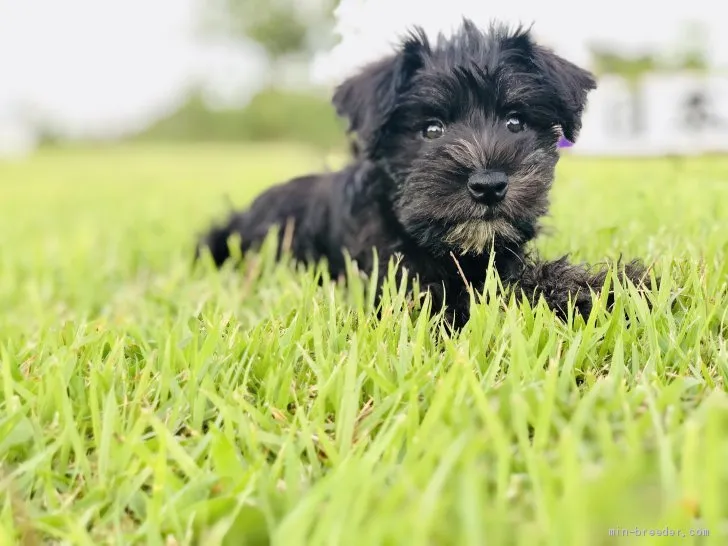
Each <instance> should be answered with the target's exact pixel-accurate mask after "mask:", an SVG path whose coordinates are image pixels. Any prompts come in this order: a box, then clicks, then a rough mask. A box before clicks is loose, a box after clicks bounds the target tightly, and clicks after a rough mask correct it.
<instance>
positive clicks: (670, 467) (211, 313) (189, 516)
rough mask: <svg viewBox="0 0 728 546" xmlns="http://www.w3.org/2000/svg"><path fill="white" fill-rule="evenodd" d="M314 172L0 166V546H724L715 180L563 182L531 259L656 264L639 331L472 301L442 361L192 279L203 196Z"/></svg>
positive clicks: (407, 318)
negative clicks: (624, 533)
mask: <svg viewBox="0 0 728 546" xmlns="http://www.w3.org/2000/svg"><path fill="white" fill-rule="evenodd" d="M322 166H323V162H322V161H320V160H319V159H318V158H317V157H315V156H314V155H312V154H311V153H310V152H308V151H306V150H303V149H294V148H288V147H279V148H271V147H261V148H254V147H248V148H234V147H230V148H225V147H201V146H200V147H197V148H194V147H192V148H174V147H170V148H152V147H148V148H140V149H134V148H129V149H109V150H103V149H101V150H97V151H82V150H77V151H65V152H60V151H59V152H45V153H44V154H42V155H39V156H37V157H34V158H32V159H30V160H28V161H22V162H18V163H0V310H2V313H0V362H1V367H0V544H40V543H42V542H43V541H51V542H55V543H68V544H89V545H91V544H93V545H97V544H132V543H136V544H166V545H172V544H204V545H215V544H231V545H241V544H266V543H268V542H270V543H272V544H281V545H285V546H295V545H298V544H301V545H304V544H305V545H317V544H322V545H323V544H326V545H342V546H355V545H357V544H377V545H379V544H382V545H385V544H386V545H400V544H402V545H404V544H406V545H421V544H422V545H424V544H427V545H436V544H452V545H458V546H469V545H473V546H482V545H486V544H495V545H500V544H504V545H505V544H523V545H529V546H532V545H540V544H553V545H558V546H568V545H575V546H591V545H611V544H631V543H634V544H645V545H648V544H716V545H723V544H726V538H727V535H726V531H727V530H728V487H727V486H728V464H726V459H727V456H728V400H727V399H726V394H725V393H726V377H727V376H728V342H727V339H728V288H727V282H728V280H727V279H728V159H720V158H710V159H708V158H705V159H697V158H695V159H690V160H686V161H684V162H682V163H679V164H678V163H675V162H670V161H668V160H654V161H653V160H649V161H646V160H632V161H627V160H622V161H617V160H600V161H597V160H586V159H577V158H571V157H570V158H564V160H563V161H562V164H561V165H560V167H559V171H558V178H557V183H556V185H555V189H554V194H553V208H552V216H551V218H550V219H549V220H548V225H549V226H550V227H551V228H552V230H553V234H552V235H551V236H550V237H546V238H544V239H542V240H541V241H540V242H539V246H540V248H541V249H542V251H543V253H544V254H545V255H546V256H549V257H556V256H558V255H560V254H561V253H565V252H570V253H572V257H573V258H574V259H579V260H590V261H600V260H602V259H604V258H606V257H610V258H616V257H617V256H619V254H620V253H622V254H623V256H624V257H625V258H631V257H642V258H644V259H646V260H647V261H650V262H653V263H654V265H655V271H656V272H657V273H658V274H659V275H661V276H662V278H663V280H664V282H663V285H662V289H661V290H660V291H658V292H655V293H652V294H650V295H649V297H650V298H651V299H652V300H653V303H654V308H653V310H652V311H651V312H650V311H648V308H647V306H646V304H645V301H644V300H643V299H640V298H638V297H633V296H634V295H633V294H632V293H631V292H630V287H620V286H618V287H617V304H616V306H617V308H616V312H615V313H614V314H611V315H610V314H607V313H606V312H604V311H603V306H600V307H599V308H598V309H597V311H596V312H595V313H594V314H593V315H592V317H591V318H590V319H589V320H588V321H587V322H586V323H584V322H583V321H581V320H579V321H576V322H573V323H569V324H564V323H560V322H558V321H557V320H556V319H555V318H554V317H553V315H552V314H551V313H550V312H549V311H548V310H547V309H546V308H545V307H544V306H543V305H539V306H537V307H536V308H535V309H533V310H529V309H528V308H527V307H520V308H519V307H518V306H516V305H515V304H513V303H512V302H511V303H510V304H508V305H502V304H501V303H499V302H498V301H492V302H489V303H480V304H478V305H477V306H476V307H475V309H474V311H473V318H472V320H471V322H470V323H469V325H468V326H467V327H466V328H465V329H464V330H463V331H462V332H461V333H460V334H459V335H456V336H454V337H449V336H448V335H447V334H446V333H445V332H444V330H443V329H442V328H441V327H440V324H439V323H438V322H437V318H435V319H433V320H429V319H428V318H427V315H426V314H424V313H419V312H418V310H417V309H416V308H415V309H409V307H408V305H407V301H406V300H405V299H404V297H403V294H402V292H401V290H398V288H397V287H396V286H391V297H390V298H389V300H387V308H386V310H385V312H384V314H383V317H382V320H381V321H377V320H375V319H374V317H373V315H372V313H371V308H370V304H369V301H370V300H369V295H368V293H367V292H366V291H365V290H364V288H365V287H363V286H360V285H352V286H351V287H350V288H346V289H345V288H343V287H335V286H333V285H332V284H330V283H329V284H326V283H325V284H324V287H319V286H318V283H317V280H316V276H317V275H319V274H321V271H320V270H317V269H313V268H311V269H309V270H302V269H301V270H298V271H297V272H296V271H294V270H293V269H292V268H291V267H289V266H287V265H286V264H276V263H274V262H273V261H272V260H271V259H270V255H269V253H268V254H266V253H265V252H264V253H262V254H261V255H260V256H250V257H248V258H247V259H246V262H245V266H244V269H243V271H242V272H237V273H236V272H233V271H230V270H227V269H226V270H224V271H223V272H221V273H219V274H216V273H214V272H212V271H210V270H208V271H196V272H194V273H193V272H191V270H190V257H191V252H192V243H193V237H194V235H195V233H196V232H198V231H199V230H202V229H204V228H205V227H206V226H207V224H208V222H209V220H210V219H211V218H212V217H213V216H215V215H219V214H222V213H224V212H225V210H226V207H227V205H226V204H225V202H224V200H223V195H224V194H226V193H227V194H229V196H230V199H231V200H232V202H233V203H234V204H235V205H243V204H245V203H246V202H247V201H249V200H250V199H251V198H252V197H253V196H254V195H255V194H256V193H257V192H258V191H260V189H262V188H263V187H265V186H266V185H268V184H270V183H273V182H276V181H279V180H282V179H283V178H285V177H287V176H290V175H294V174H298V173H303V172H306V171H308V170H310V169H318V168H321V167H322ZM492 287H493V284H492V283H491V284H490V285H489V287H488V290H491V289H492ZM506 303H507V302H506ZM623 311H624V312H623ZM625 315H626V316H627V317H628V318H627V317H625ZM635 527H638V528H640V529H643V530H644V531H646V532H647V534H648V536H647V537H644V536H642V537H635V536H634V535H632V536H630V537H626V538H625V537H623V538H617V537H614V536H610V535H609V529H610V528H620V529H634V528H635ZM664 529H668V530H671V531H673V532H675V533H680V532H684V533H686V534H689V532H690V530H691V529H697V530H700V531H703V532H707V533H709V537H707V538H705V537H703V538H701V539H696V538H694V537H690V536H687V538H683V539H678V538H677V537H668V538H665V537H657V536H655V537H651V536H649V535H650V530H652V531H653V533H654V532H655V531H656V530H659V531H662V530H664Z"/></svg>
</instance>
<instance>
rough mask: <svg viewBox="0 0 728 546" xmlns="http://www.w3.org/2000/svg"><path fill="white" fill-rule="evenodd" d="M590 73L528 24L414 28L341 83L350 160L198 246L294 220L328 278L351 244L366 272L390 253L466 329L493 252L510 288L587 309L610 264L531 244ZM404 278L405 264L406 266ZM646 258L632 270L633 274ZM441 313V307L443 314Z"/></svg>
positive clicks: (304, 246) (246, 240)
mask: <svg viewBox="0 0 728 546" xmlns="http://www.w3.org/2000/svg"><path fill="white" fill-rule="evenodd" d="M595 87H596V82H595V80H594V77H593V76H592V74H590V73H589V72H587V71H586V70H583V69H581V68H579V67H577V66H576V65H574V64H572V63H571V62H569V61H567V60H565V59H563V58H561V57H559V56H557V55H556V54H554V53H553V52H552V51H550V50H549V49H546V48H544V47H542V46H540V45H538V44H536V43H534V42H533V40H532V38H531V36H530V33H529V31H528V30H524V29H522V28H518V29H516V30H509V29H508V28H506V27H502V26H496V25H494V26H492V27H491V28H490V29H489V31H487V32H483V31H481V30H479V29H478V28H476V27H475V26H474V25H473V23H471V22H470V21H468V20H465V21H464V22H463V24H462V27H461V28H460V29H459V31H458V32H457V33H456V34H455V35H454V36H452V37H451V38H450V39H446V38H444V37H443V36H440V38H439V39H438V41H437V43H436V44H430V42H429V41H428V39H427V37H426V36H425V34H424V32H423V31H422V30H421V29H416V31H414V32H413V33H412V34H411V35H409V36H408V37H407V38H406V39H405V40H404V41H403V43H402V45H401V47H400V48H399V50H398V51H397V52H396V53H395V54H393V55H392V56H390V57H387V58H384V59H382V60H380V61H378V62H375V63H372V64H370V65H368V66H366V67H365V68H364V69H363V70H361V71H360V72H359V73H358V74H356V75H354V76H353V77H351V78H350V79H348V80H347V81H345V82H343V83H342V84H341V85H340V86H339V87H338V88H337V89H336V91H335V93H334V97H333V103H334V105H335V107H336V109H337V112H338V113H339V114H340V115H343V116H345V117H346V118H347V119H348V120H349V131H350V132H353V133H355V136H356V137H357V138H356V140H355V143H354V148H353V150H354V151H355V153H354V156H355V157H354V160H353V162H352V163H351V164H350V165H349V166H347V167H346V168H344V169H343V170H341V171H339V172H335V173H332V174H315V175H309V176H303V177H299V178H295V179H293V180H291V181H289V182H287V183H285V184H282V185H279V186H276V187H273V188H271V189H269V190H267V191H265V192H264V193H263V194H262V195H260V196H259V197H258V198H257V199H256V200H255V201H254V202H253V203H252V205H251V206H250V208H249V209H248V210H247V211H244V212H240V213H235V214H233V215H232V216H231V217H230V218H229V219H228V221H227V222H226V224H225V225H223V226H218V227H214V228H213V229H211V231H210V232H209V233H208V234H207V235H206V236H205V237H204V238H203V240H202V241H201V242H200V244H199V245H198V256H199V253H200V252H201V250H202V249H203V248H209V250H210V252H211V254H212V257H213V259H214V261H215V263H216V264H218V265H220V264H222V263H223V262H224V261H225V260H226V259H227V258H228V257H229V252H228V239H229V237H230V236H231V235H232V234H239V236H240V238H241V240H242V251H243V252H244V251H246V250H248V249H251V248H254V247H256V246H257V245H259V244H260V242H261V241H262V239H263V238H264V237H265V236H266V235H267V234H268V233H269V231H270V229H271V227H273V226H278V227H279V228H280V230H279V232H280V233H281V239H279V241H280V240H282V234H283V232H284V228H285V226H286V225H287V224H288V222H289V221H292V225H293V236H292V239H291V248H290V250H291V251H292V254H293V256H294V257H295V258H296V259H298V260H301V261H308V262H310V261H313V260H320V259H322V258H325V259H326V260H327V262H328V267H329V268H330V271H331V274H332V277H334V278H336V277H338V276H339V275H340V274H341V273H342V272H343V271H344V267H345V262H344V255H343V252H342V251H343V250H344V249H345V250H346V251H348V253H349V254H350V255H351V257H352V258H353V259H354V260H355V261H356V262H357V263H358V267H359V268H360V269H361V270H363V271H364V272H370V271H371V269H372V267H373V256H372V254H373V249H376V251H377V253H378V256H379V260H378V263H379V267H380V269H381V270H380V271H379V279H383V278H385V277H386V270H387V266H388V262H389V259H390V258H391V257H392V256H395V255H396V256H399V257H400V258H401V266H402V267H404V268H405V269H406V271H407V272H408V274H410V275H417V276H419V279H420V285H421V286H424V287H426V288H427V289H428V290H429V291H430V292H431V293H432V295H433V301H434V303H435V305H436V306H437V305H442V304H445V307H446V309H447V315H448V318H449V319H451V320H452V321H453V322H454V323H455V325H456V326H459V325H462V324H463V323H464V322H465V321H466V320H467V319H468V317H469V301H470V300H469V295H468V292H467V288H466V285H465V282H464V279H463V277H465V278H466V279H467V281H468V282H469V283H471V284H472V285H473V287H474V288H476V289H477V290H481V289H482V287H483V283H484V280H485V276H486V270H487V265H488V262H489V258H491V257H492V259H493V263H494V266H495V269H496V270H497V273H498V275H499V277H500V279H501V280H502V282H503V284H504V285H505V286H510V287H511V288H520V289H521V290H523V293H524V294H525V296H526V297H527V298H528V299H529V300H530V301H531V302H532V303H536V302H537V300H538V298H539V297H541V296H542V297H544V298H545V300H546V302H547V304H548V305H549V306H550V307H551V308H552V309H553V310H554V311H555V312H556V313H557V314H558V315H559V316H561V317H562V318H563V317H565V316H566V314H567V309H568V305H569V301H570V300H571V301H573V302H574V304H575V309H576V311H577V312H579V313H581V314H582V315H584V316H585V318H586V315H588V313H589V312H590V310H591V305H592V298H591V293H590V292H591V290H594V291H597V292H598V291H599V290H600V289H601V288H602V287H603V285H604V283H605V279H606V269H602V270H600V271H596V272H594V271H592V270H591V268H589V267H587V266H586V265H571V264H569V263H568V261H567V260H566V258H561V259H560V260H556V261H553V262H542V261H539V260H538V259H536V258H533V257H530V256H529V254H528V253H527V252H526V250H525V245H526V243H528V242H529V241H531V240H532V239H533V238H534V237H535V236H536V235H537V233H538V231H539V226H538V222H539V219H540V218H541V217H542V216H543V215H544V214H545V213H546V212H547V208H548V195H549V190H550V187H551V185H552V182H553V179H554V168H555V166H556V163H557V161H558V159H559V154H558V148H557V143H558V140H559V137H560V136H561V135H562V134H563V135H564V136H565V137H566V138H567V139H569V140H570V141H572V142H573V141H575V140H576V137H577V135H578V132H579V129H580V128H581V116H582V111H583V110H584V106H585V104H586V99H587V93H588V92H589V91H590V90H592V89H594V88H595ZM399 272H400V274H401V273H402V268H400V269H399ZM644 274H645V268H643V267H642V266H641V265H640V263H639V262H636V261H635V262H631V263H629V264H627V266H626V267H625V268H623V269H622V275H626V276H627V277H628V278H629V279H630V280H631V281H632V282H633V283H635V284H638V285H639V284H640V282H641V281H642V280H643V278H644V276H645V275H644ZM436 310H439V309H436Z"/></svg>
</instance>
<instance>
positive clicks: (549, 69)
mask: <svg viewBox="0 0 728 546" xmlns="http://www.w3.org/2000/svg"><path fill="white" fill-rule="evenodd" d="M533 63H534V64H535V65H536V68H537V69H538V70H539V71H540V72H541V73H542V74H543V75H544V76H545V77H546V79H547V81H548V83H549V84H550V85H551V86H552V87H553V88H554V89H555V90H556V93H557V95H558V96H559V99H560V100H559V103H560V106H559V125H561V129H562V130H563V132H564V137H566V138H567V139H568V140H570V141H571V142H576V138H577V137H578V135H579V131H580V130H581V116H582V114H583V112H584V107H585V106H586V101H587V94H588V93H589V91H591V90H593V89H596V88H597V82H596V79H595V77H594V75H593V74H592V73H591V72H589V71H587V70H584V69H583V68H580V67H579V66H577V65H575V64H574V63H572V62H570V61H567V60H566V59H564V58H562V57H560V56H558V55H556V54H555V53H554V52H553V51H551V50H550V49H547V48H545V47H543V46H539V45H535V46H534V47H533Z"/></svg>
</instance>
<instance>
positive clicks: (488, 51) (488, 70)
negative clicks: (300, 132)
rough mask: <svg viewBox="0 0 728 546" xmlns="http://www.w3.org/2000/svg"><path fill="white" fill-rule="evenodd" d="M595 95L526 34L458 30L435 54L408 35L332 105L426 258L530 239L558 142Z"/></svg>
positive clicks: (573, 130) (578, 73)
mask: <svg viewBox="0 0 728 546" xmlns="http://www.w3.org/2000/svg"><path fill="white" fill-rule="evenodd" d="M594 87H595V82H594V79H593V77H592V76H591V74H589V73H588V72H586V71H584V70H582V69H580V68H578V67H576V66H575V65H573V64H571V63H569V62H568V61H565V60H564V59H561V58H560V57H558V56H556V55H555V54H553V53H552V52H550V51H548V50H546V49H543V48H541V47H539V46H537V45H535V44H533V43H532V42H531V39H530V37H529V35H528V33H526V32H523V31H520V30H519V31H516V32H512V33H509V32H508V31H507V30H505V29H499V28H494V29H492V30H491V32H490V33H488V34H485V33H482V32H480V31H479V30H477V29H476V28H475V27H474V26H473V25H472V24H470V23H468V22H467V21H466V22H465V24H464V25H463V28H462V29H461V31H460V32H459V33H458V34H456V35H455V36H454V37H453V38H452V39H450V40H444V39H442V38H441V39H440V41H439V42H438V44H437V46H436V47H431V46H430V45H429V43H428V42H427V39H426V38H425V37H424V34H423V33H421V32H420V34H419V35H415V36H412V37H411V38H409V39H408V40H407V41H405V43H404V44H403V46H402V48H401V50H400V51H399V53H398V54H397V55H395V56H393V57H391V58H389V59H385V60H383V61H380V62H379V63H376V64H374V65H370V66H369V67H367V68H365V69H364V71H362V72H361V73H360V74H358V75H356V76H354V77H353V78H351V79H350V80H348V81H346V82H344V84H342V85H341V86H340V87H339V89H338V90H337V92H336V94H335V95H334V104H335V105H336V106H337V107H338V109H339V112H340V113H342V114H344V115H346V116H347V117H348V118H349V120H350V124H351V127H350V128H351V130H353V131H355V132H356V133H357V136H358V137H359V139H360V141H361V144H362V148H363V153H364V154H365V155H366V156H368V157H369V159H371V160H373V161H375V162H377V163H379V164H380V165H381V167H382V168H383V169H384V170H385V171H386V172H387V173H388V174H389V175H390V177H391V178H392V180H393V181H394V186H393V187H392V188H391V195H390V197H391V203H392V206H393V208H394V211H395V214H396V215H397V217H398V219H399V221H400V223H401V224H402V225H403V226H404V228H405V230H406V231H407V232H408V233H409V235H410V236H411V237H413V238H414V239H415V240H416V241H417V242H418V243H419V244H420V245H421V246H423V247H426V248H428V249H429V250H430V251H431V252H433V253H435V254H442V253H446V252H448V251H451V250H452V251H455V252H457V253H462V254H465V253H472V254H480V253H483V252H487V251H488V250H489V249H490V245H491V244H493V243H495V244H497V245H500V244H504V243H509V242H510V243H515V244H519V243H522V242H525V241H526V240H528V239H530V238H532V237H533V236H534V234H535V231H536V225H537V221H538V219H539V218H540V217H541V216H542V215H543V214H544V213H545V212H546V210H547V206H548V193H549V189H550V187H551V183H552V181H553V177H554V168H555V166H556V163H557V161H558V151H557V142H558V139H559V136H560V135H561V134H564V136H566V138H568V139H569V140H571V141H574V140H575V139H576V136H577V133H578V130H579V128H580V125H581V123H580V121H581V113H582V111H583V108H584V105H585V102H586V94H587V92H588V91H589V90H590V89H593V88H594Z"/></svg>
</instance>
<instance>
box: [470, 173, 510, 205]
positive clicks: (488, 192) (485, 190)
mask: <svg viewBox="0 0 728 546" xmlns="http://www.w3.org/2000/svg"><path fill="white" fill-rule="evenodd" d="M507 190H508V176H507V175H506V173H504V172H503V171H480V172H477V173H474V174H473V175H471V176H470V178H469V179H468V191H469V192H470V195H471V196H472V197H473V199H475V200H476V201H478V202H479V203H486V204H488V205H495V204H496V203H500V202H501V201H503V198H504V197H505V196H506V191H507Z"/></svg>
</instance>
